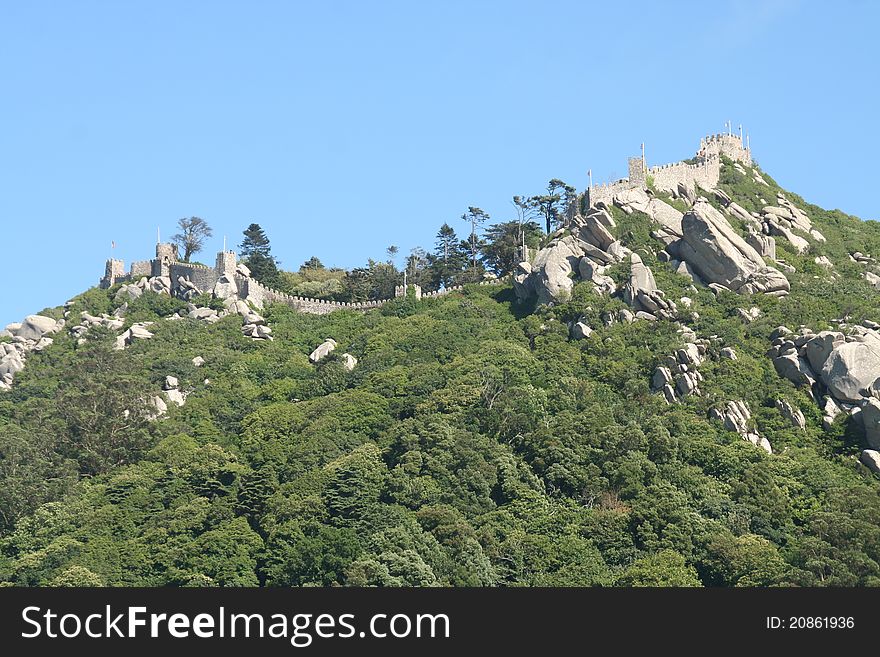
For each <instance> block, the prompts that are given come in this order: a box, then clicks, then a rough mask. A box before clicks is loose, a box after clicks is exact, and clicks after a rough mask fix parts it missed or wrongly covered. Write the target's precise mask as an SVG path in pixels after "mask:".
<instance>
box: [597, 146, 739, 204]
mask: <svg viewBox="0 0 880 657" xmlns="http://www.w3.org/2000/svg"><path fill="white" fill-rule="evenodd" d="M722 155H724V156H725V157H729V158H730V159H731V160H734V161H736V162H742V163H743V164H746V165H748V166H751V165H752V153H751V150H750V149H748V148H746V147H745V146H744V145H743V143H742V140H741V139H740V138H739V135H730V134H717V135H709V136H708V137H704V138H702V139H701V140H700V149H699V150H698V151H697V154H696V160H697V161H696V163H695V164H689V163H687V162H674V163H672V164H664V165H661V166H655V167H650V168H649V169H647V175H648V176H650V177H651V178H652V179H653V182H654V187H656V188H657V189H660V190H663V191H666V192H675V191H676V190H677V188H678V185H679V183H681V184H683V185H685V186H686V187H687V188H688V189H691V190H693V189H694V187H695V185H699V186H700V187H702V188H703V189H713V188H714V187H715V186H716V185H717V184H718V179H719V177H720V175H721V156H722ZM640 164H641V158H636V157H631V158H629V171H630V177H629V178H622V179H621V180H616V181H614V182H611V183H605V184H603V185H593V186H592V187H591V188H589V189H587V190H586V191H585V192H584V193H583V194H582V196H581V199H582V201H581V205H583V206H585V207H594V206H596V205H597V204H599V203H605V204H606V205H611V203H612V202H613V201H614V197H615V196H616V195H617V194H620V193H621V192H625V191H627V190H630V189H635V188H637V187H644V186H645V185H646V181H645V180H644V177H643V176H642V174H641V171H643V169H642V168H641V167H640Z"/></svg>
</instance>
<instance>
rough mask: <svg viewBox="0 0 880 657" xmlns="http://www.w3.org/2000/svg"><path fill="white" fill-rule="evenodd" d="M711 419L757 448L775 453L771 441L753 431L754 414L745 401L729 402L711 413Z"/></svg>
mask: <svg viewBox="0 0 880 657" xmlns="http://www.w3.org/2000/svg"><path fill="white" fill-rule="evenodd" d="M709 417H710V418H712V419H713V420H718V421H719V422H722V423H723V424H724V428H725V429H727V430H728V431H734V432H736V433H738V434H739V435H740V436H742V437H743V438H744V439H746V440H748V441H749V442H750V443H752V444H753V445H755V446H756V447H760V448H761V449H763V450H764V451H765V452H767V453H768V454H772V453H773V448H772V447H771V446H770V441H769V440H767V439H766V438H764V437H763V436H761V435H760V434H759V433H757V432H756V431H754V430H753V429H751V427H750V420H751V418H752V412H751V410H749V405H748V404H746V403H745V402H744V401H729V402H727V403H726V404H722V405H721V406H716V407H715V408H713V409H712V410H711V411H709Z"/></svg>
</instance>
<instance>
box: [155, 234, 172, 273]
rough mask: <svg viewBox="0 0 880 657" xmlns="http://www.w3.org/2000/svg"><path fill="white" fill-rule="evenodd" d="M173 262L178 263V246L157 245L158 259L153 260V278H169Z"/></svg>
mask: <svg viewBox="0 0 880 657" xmlns="http://www.w3.org/2000/svg"><path fill="white" fill-rule="evenodd" d="M172 262H177V245H176V244H169V243H167V242H165V243H162V242H160V243H158V244H156V259H155V260H153V265H152V271H151V272H150V274H151V275H152V276H168V275H169V272H170V266H171V263H172Z"/></svg>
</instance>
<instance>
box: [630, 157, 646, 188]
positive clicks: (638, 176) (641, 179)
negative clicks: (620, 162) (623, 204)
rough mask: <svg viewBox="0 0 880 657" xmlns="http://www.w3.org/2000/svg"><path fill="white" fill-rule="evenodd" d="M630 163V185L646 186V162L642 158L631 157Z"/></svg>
mask: <svg viewBox="0 0 880 657" xmlns="http://www.w3.org/2000/svg"><path fill="white" fill-rule="evenodd" d="M628 162H629V181H630V183H634V184H638V185H644V184H645V182H646V179H645V160H644V159H643V158H641V157H631V158H629V160H628Z"/></svg>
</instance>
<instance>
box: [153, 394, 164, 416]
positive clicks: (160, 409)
mask: <svg viewBox="0 0 880 657" xmlns="http://www.w3.org/2000/svg"><path fill="white" fill-rule="evenodd" d="M152 401H153V407H154V408H155V409H156V414H155V415H154V418H158V417H162V416H163V415H165V414H166V413H167V412H168V404H166V403H165V400H164V399H162V397H160V396H159V395H156V396H154V397H153V400H152Z"/></svg>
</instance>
